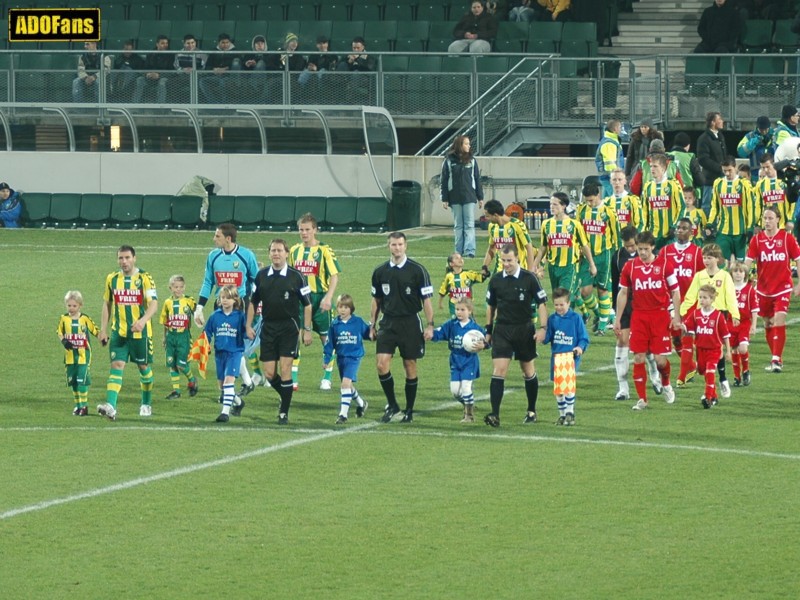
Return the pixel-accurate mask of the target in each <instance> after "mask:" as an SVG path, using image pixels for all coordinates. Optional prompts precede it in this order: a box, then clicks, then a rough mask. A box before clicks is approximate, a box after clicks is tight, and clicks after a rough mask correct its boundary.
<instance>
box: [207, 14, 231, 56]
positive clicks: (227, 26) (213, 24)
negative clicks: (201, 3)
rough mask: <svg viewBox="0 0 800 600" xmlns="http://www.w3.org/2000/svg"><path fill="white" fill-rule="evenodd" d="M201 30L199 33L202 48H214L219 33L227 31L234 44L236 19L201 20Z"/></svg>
mask: <svg viewBox="0 0 800 600" xmlns="http://www.w3.org/2000/svg"><path fill="white" fill-rule="evenodd" d="M202 23H203V30H202V32H201V33H200V37H201V38H202V40H203V41H202V47H203V50H209V51H210V50H215V49H216V48H217V38H218V37H219V34H220V33H227V34H228V35H229V36H231V39H233V43H234V45H235V44H236V21H202Z"/></svg>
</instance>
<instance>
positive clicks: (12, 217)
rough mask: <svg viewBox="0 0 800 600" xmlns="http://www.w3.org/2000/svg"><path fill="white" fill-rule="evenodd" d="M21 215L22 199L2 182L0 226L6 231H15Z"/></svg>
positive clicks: (0, 186) (0, 189)
mask: <svg viewBox="0 0 800 600" xmlns="http://www.w3.org/2000/svg"><path fill="white" fill-rule="evenodd" d="M21 215H22V199H21V198H20V197H19V192H15V191H14V190H12V189H11V187H10V186H9V185H8V184H7V183H6V182H5V181H4V182H3V183H0V226H2V227H5V228H6V229H16V228H17V227H19V226H20V223H19V221H20V216H21Z"/></svg>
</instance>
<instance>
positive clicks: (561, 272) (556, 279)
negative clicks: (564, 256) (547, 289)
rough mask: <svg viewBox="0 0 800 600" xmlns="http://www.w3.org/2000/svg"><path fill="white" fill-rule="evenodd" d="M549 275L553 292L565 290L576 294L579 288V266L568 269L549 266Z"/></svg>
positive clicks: (568, 267) (567, 267) (570, 266)
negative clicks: (560, 289) (557, 289)
mask: <svg viewBox="0 0 800 600" xmlns="http://www.w3.org/2000/svg"><path fill="white" fill-rule="evenodd" d="M547 274H548V275H549V276H550V286H551V287H552V289H553V290H555V289H556V288H564V289H565V290H569V291H570V292H574V291H575V288H576V287H577V286H576V284H577V276H578V265H575V264H572V265H567V266H566V267H554V266H553V265H548V266H547Z"/></svg>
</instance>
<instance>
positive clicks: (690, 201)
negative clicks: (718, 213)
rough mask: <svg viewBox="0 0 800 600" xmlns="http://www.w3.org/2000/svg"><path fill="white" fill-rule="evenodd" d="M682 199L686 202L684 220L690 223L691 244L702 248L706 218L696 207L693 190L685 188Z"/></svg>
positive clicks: (700, 209)
mask: <svg viewBox="0 0 800 600" xmlns="http://www.w3.org/2000/svg"><path fill="white" fill-rule="evenodd" d="M683 199H684V201H685V202H686V209H685V214H686V218H687V219H689V220H690V221H691V222H692V243H693V244H695V245H696V246H700V247H701V248H702V247H703V244H705V241H704V240H705V237H704V236H705V231H706V226H707V225H708V217H706V213H705V211H704V210H703V209H702V208H698V207H697V197H696V193H695V188H693V187H692V186H689V185H687V186H685V187H684V188H683Z"/></svg>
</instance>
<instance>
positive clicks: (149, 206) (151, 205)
mask: <svg viewBox="0 0 800 600" xmlns="http://www.w3.org/2000/svg"><path fill="white" fill-rule="evenodd" d="M172 198H173V197H172V196H171V195H166V194H146V195H144V196H142V222H143V224H144V226H145V227H146V228H147V229H160V228H163V229H169V222H170V219H171V218H172Z"/></svg>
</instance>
